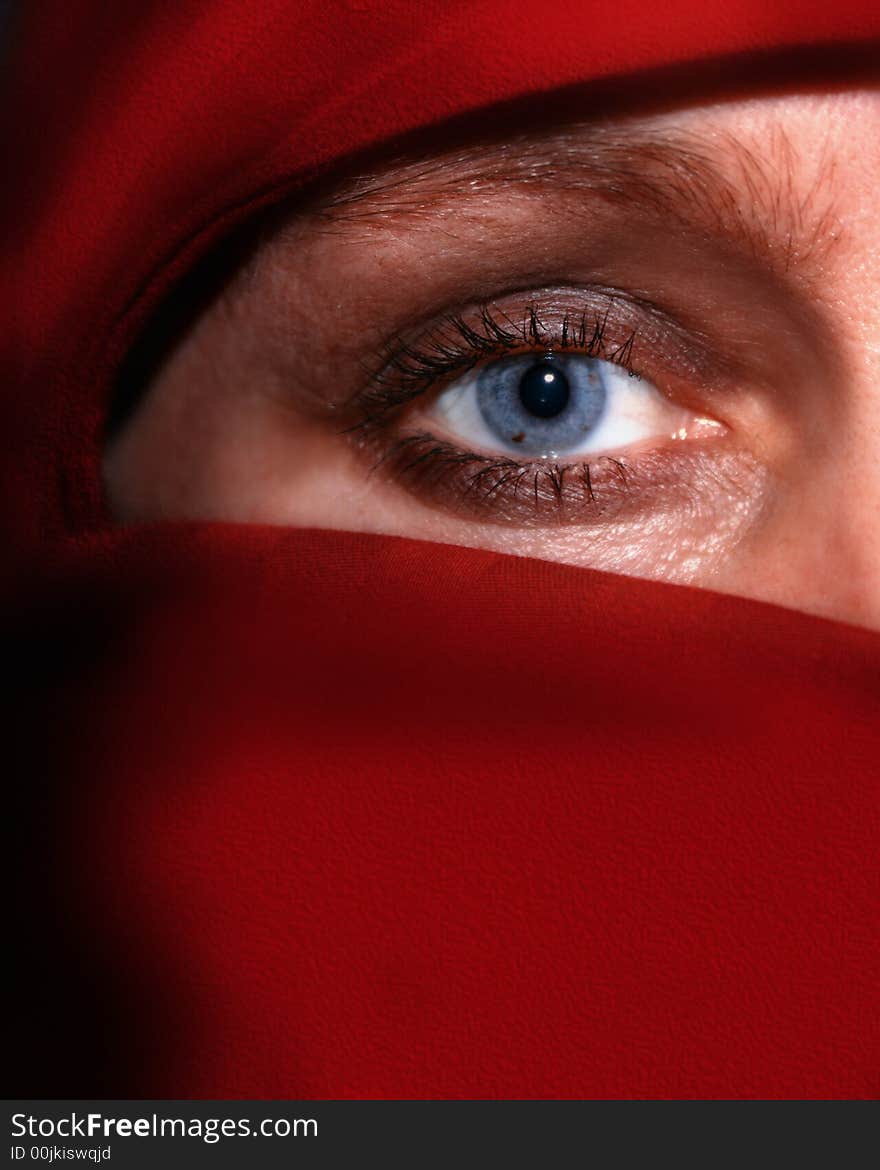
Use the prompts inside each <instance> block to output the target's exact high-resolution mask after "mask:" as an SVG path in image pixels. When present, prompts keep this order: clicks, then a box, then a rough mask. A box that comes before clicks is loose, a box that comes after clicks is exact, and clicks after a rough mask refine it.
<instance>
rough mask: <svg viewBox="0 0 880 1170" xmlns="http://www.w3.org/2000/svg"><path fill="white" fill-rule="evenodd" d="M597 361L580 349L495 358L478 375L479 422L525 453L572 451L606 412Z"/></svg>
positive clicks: (604, 393)
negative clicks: (562, 352) (575, 351)
mask: <svg viewBox="0 0 880 1170" xmlns="http://www.w3.org/2000/svg"><path fill="white" fill-rule="evenodd" d="M601 364H602V363H601V362H600V361H597V360H596V359H595V358H588V357H584V356H583V355H580V354H561V355H560V354H547V355H546V356H545V357H540V358H535V356H534V355H533V354H527V355H524V356H523V357H514V358H507V357H506V358H500V359H499V360H498V361H494V362H492V363H491V364H490V365H488V366H485V367H484V368H483V369H482V370H481V371H480V374H479V376H478V378H477V386H476V397H477V405H478V406H479V409H480V414H481V415H482V416H483V421H484V422H485V424H486V426H487V427H488V428H489V429H490V430H491V431H492V432H493V433H494V434H495V435H497V436H498V438H499V439H500V440H501V441H502V442H503V443H504V444H505V445H508V446H510V447H511V449H512V450H516V451H522V452H523V453H524V454H527V455H551V454H556V453H560V454H561V453H563V452H565V451H566V450H572V449H573V448H575V447H578V446H579V445H580V444H581V443H582V442H583V441H584V439H585V438H586V437H587V435H589V433H590V431H592V430H594V429H595V427H596V424H597V423H598V422H599V420H600V419H601V417H602V415H603V413H604V411H605V404H606V400H607V397H608V394H607V389H606V386H605V381H604V379H603V377H602V373H601Z"/></svg>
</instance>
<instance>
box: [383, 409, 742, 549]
mask: <svg viewBox="0 0 880 1170" xmlns="http://www.w3.org/2000/svg"><path fill="white" fill-rule="evenodd" d="M720 430H721V431H724V432H725V433H726V428H720ZM719 439H721V440H722V441H721V443H720V444H719ZM360 445H361V446H365V447H366V448H367V450H368V457H370V456H371V457H372V463H371V466H370V474H371V477H374V478H378V479H380V480H382V481H384V482H386V483H388V484H390V485H392V486H394V487H403V488H404V489H405V490H407V491H408V492H410V493H411V494H413V495H414V496H415V497H416V498H417V499H418V500H419V501H420V502H421V503H424V504H426V505H427V506H429V507H431V508H434V509H440V510H442V511H444V512H447V513H449V514H452V515H455V516H458V517H462V518H465V519H470V520H479V521H482V522H484V523H485V522H491V523H499V524H505V525H511V526H514V525H515V526H520V527H534V526H537V527H546V526H552V527H555V526H559V525H561V524H562V525H581V526H585V525H587V526H601V525H605V524H608V523H611V522H613V521H616V522H623V521H626V520H633V519H635V518H637V517H644V516H645V514H646V513H648V512H653V513H659V514H663V513H667V512H669V511H670V510H672V509H674V508H677V507H681V506H683V505H684V506H686V507H690V506H691V505H692V502H693V497H694V494H695V492H696V491H698V490H699V482H698V481H700V482H703V481H707V480H708V479H709V478H710V477H711V476H712V475H714V474H715V473H716V472H717V470H718V464H719V458H718V456H719V455H720V454H721V451H720V448H721V447H727V444H725V443H724V442H723V435H722V434H721V433H720V431H719V427H718V424H713V425H712V426H711V431H710V434H709V437H705V436H703V437H694V438H692V439H691V441H689V442H688V443H682V442H676V441H674V440H670V441H669V442H668V443H666V444H663V445H658V444H653V445H651V446H646V447H645V448H644V449H643V450H638V451H634V452H632V453H623V454H621V455H620V456H619V457H618V456H614V455H599V456H597V457H596V458H594V459H590V460H588V461H587V460H583V461H578V462H572V461H562V460H560V461H549V460H533V461H525V462H523V461H518V460H515V459H510V458H505V457H501V458H499V457H497V456H486V455H482V454H480V453H478V452H471V451H464V450H461V449H460V448H458V447H456V446H454V445H452V444H450V443H448V442H446V441H444V440H443V439H440V438H438V437H437V436H436V435H433V434H430V433H427V432H417V433H412V434H408V435H403V436H397V437H391V436H384V437H382V436H381V435H379V436H377V435H375V434H374V435H372V436H366V435H362V436H361V437H360ZM732 456H734V452H733V451H732V450H730V449H728V450H726V451H724V452H723V460H724V461H725V462H726V463H727V464H730V461H731V457H732Z"/></svg>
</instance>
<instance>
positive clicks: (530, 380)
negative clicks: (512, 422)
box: [519, 359, 571, 418]
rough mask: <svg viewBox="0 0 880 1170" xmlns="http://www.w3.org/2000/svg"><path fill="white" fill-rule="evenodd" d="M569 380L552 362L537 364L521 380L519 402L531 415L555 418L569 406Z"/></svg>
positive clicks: (545, 361)
mask: <svg viewBox="0 0 880 1170" xmlns="http://www.w3.org/2000/svg"><path fill="white" fill-rule="evenodd" d="M570 395H571V391H570V390H569V385H568V378H566V376H565V374H563V372H562V370H560V369H559V367H558V366H554V365H553V363H552V362H550V361H547V360H546V359H545V360H544V361H540V362H536V363H535V365H533V366H531V367H530V368H529V369H528V370H526V372H525V373H524V374H523V376H522V377H521V378H520V380H519V400H520V402H521V403H522V404H523V406H524V407H525V408H526V410H527V411H529V413H530V414H534V415H536V416H537V417H538V418H553V417H554V416H555V415H557V414H561V413H562V411H563V410H565V408H566V406H568V400H569V397H570Z"/></svg>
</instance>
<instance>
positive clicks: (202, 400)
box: [105, 87, 880, 629]
mask: <svg viewBox="0 0 880 1170" xmlns="http://www.w3.org/2000/svg"><path fill="white" fill-rule="evenodd" d="M878 187H880V93H878V91H877V90H876V89H872V88H869V87H867V88H860V89H852V90H848V91H845V92H844V91H841V92H830V93H829V92H826V93H821V94H817V93H809V94H807V93H804V94H798V93H792V94H787V95H785V96H782V97H779V96H775V97H756V98H751V99H749V100H736V101H729V102H718V103H713V104H711V105H706V106H690V107H688V108H687V109H680V110H674V111H666V112H663V113H655V114H650V115H646V116H640V117H633V116H628V117H626V118H619V119H612V120H609V121H607V122H603V123H599V124H597V123H591V124H586V123H585V124H573V125H571V126H568V127H565V128H563V129H561V130H559V129H555V130H554V131H553V132H552V133H548V132H544V133H541V132H529V133H527V134H523V135H520V136H514V137H512V138H511V139H510V140H509V141H507V142H495V143H491V144H482V145H481V146H478V147H466V148H463V149H461V150H458V151H454V152H450V153H449V154H448V155H439V156H434V157H433V158H430V159H416V160H399V161H396V162H389V163H386V164H384V165H383V166H382V167H381V168H379V169H378V170H377V171H375V172H374V173H371V174H369V175H359V176H355V177H353V178H351V179H349V180H347V181H346V182H344V183H342V184H341V185H339V186H337V187H335V188H333V189H332V190H331V191H329V192H326V191H325V192H324V193H323V194H322V196H321V197H320V198H316V199H315V200H314V201H312V202H311V203H309V204H307V205H305V206H304V207H300V208H299V209H298V210H297V211H296V212H293V213H291V214H290V215H289V216H288V217H287V219H286V220H285V221H284V222H283V223H282V224H281V225H280V226H277V227H276V228H275V229H274V230H273V231H272V232H271V233H270V234H268V235H267V236H266V237H265V238H264V239H263V240H262V241H261V243H260V245H259V246H258V247H257V249H256V252H255V253H254V255H253V256H252V258H251V259H250V260H249V261H248V263H246V264H245V265H244V266H243V268H242V269H241V270H240V271H239V272H238V274H237V275H236V277H235V278H234V279H233V280H232V282H231V283H230V284H229V285H228V286H227V288H226V289H225V290H224V292H223V293H222V295H220V296H218V297H217V298H216V299H215V300H214V302H213V303H212V304H211V305H210V306H209V308H207V309H206V310H205V311H204V312H203V313H202V314H201V316H200V317H199V319H198V320H197V322H196V323H195V325H194V326H193V327H192V328H191V329H190V330H189V331H188V332H187V334H186V335H185V336H184V337H183V338H182V339H180V341H179V343H178V344H177V345H176V347H175V348H174V350H173V351H172V353H171V354H170V356H169V358H168V360H167V361H166V362H165V363H164V365H163V367H162V369H161V370H160V371H159V373H158V375H157V377H156V378H155V379H154V381H153V384H152V385H151V387H150V388H149V392H148V394H147V395H146V397H145V398H144V399H143V401H142V402H141V404H140V406H139V407H138V409H137V411H136V412H135V413H134V415H133V417H132V418H131V419H130V420H129V421H128V422H127V424H126V425H125V426H124V428H123V429H122V430H121V432H120V433H119V434H118V435H117V436H116V437H115V438H114V440H113V441H112V443H111V444H110V446H109V447H108V451H107V454H106V460H105V481H106V487H107V492H108V496H109V499H110V501H111V505H112V507H113V509H114V510H115V513H116V515H117V516H118V518H119V519H120V520H121V521H124V522H131V521H140V520H153V519H221V520H228V521H236V522H242V523H269V524H283V525H293V526H300V527H302V526H310V527H324V528H340V529H347V530H352V531H369V532H381V533H391V534H398V535H404V536H410V537H416V538H420V539H424V540H430V541H441V542H447V543H453V544H462V545H472V546H478V547H483V548H489V549H495V550H498V551H500V552H504V553H510V554H514V555H521V556H531V557H540V558H544V559H547V560H558V561H564V562H567V563H571V564H575V565H580V566H586V567H593V568H599V569H603V570H607V571H611V572H618V573H626V574H631V575H636V576H641V577H648V578H653V579H657V580H665V581H673V582H678V583H685V584H691V585H695V586H699V587H704V588H710V589H714V590H719V591H722V592H726V593H732V594H739V595H743V596H747V597H752V598H757V599H761V600H765V601H769V602H774V603H777V604H780V605H784V606H788V607H791V608H795V609H800V610H804V611H807V612H811V613H816V614H821V615H824V616H828V617H833V618H837V619H841V620H844V621H848V622H852V623H855V624H859V625H865V626H870V627H874V628H878V629H880V392H878V390H880V215H878V200H877V194H876V193H877V190H878ZM482 306H489V309H490V312H491V313H492V315H493V319H495V320H499V319H501V320H504V321H508V322H514V323H518V324H519V325H520V327H521V326H522V323H523V322H525V321H526V319H527V317H528V315H529V313H533V314H537V317H538V318H539V320H540V322H541V326H542V330H543V332H542V335H541V337H540V338H539V339H538V340H536V339H535V337H530V336H528V330H526V331H525V332H524V333H523V335H522V337H520V338H519V341H518V344H517V346H516V350H517V352H523V351H530V350H535V351H536V352H537V353H541V352H546V350H547V349H548V348H551V349H552V348H554V347H555V348H559V334H560V331H561V330H562V328H563V323H564V322H566V321H568V322H569V324H570V323H571V322H577V321H584V320H585V321H586V322H587V323H588V325H592V324H593V323H595V321H596V320H598V319H600V318H601V319H604V320H605V323H606V336H605V338H604V340H603V349H602V351H601V354H600V355H599V356H604V357H605V358H606V359H607V358H608V357H609V356H610V355H612V354H613V353H617V354H618V355H619V354H620V351H621V349H622V348H623V347H624V346H625V344H626V343H627V340H628V339H629V340H630V344H629V350H628V351H627V356H628V357H629V358H630V359H631V361H630V367H629V368H631V369H633V370H634V371H636V372H637V373H638V375H639V376H640V378H641V379H642V383H643V384H644V385H646V386H647V387H649V388H650V387H656V389H657V393H658V395H660V398H659V399H658V400H657V401H658V402H660V403H661V406H662V409H660V408H658V412H655V416H652V418H653V425H654V426H655V430H654V433H647V434H645V435H644V436H643V437H642V438H641V439H639V441H638V442H636V443H634V444H630V445H629V446H627V447H625V448H622V449H615V450H611V451H606V452H601V451H600V452H594V453H590V454H588V455H583V456H581V455H578V456H576V457H574V458H572V459H570V460H569V461H568V462H566V460H565V458H559V459H558V460H555V461H554V460H552V459H551V460H543V461H540V460H538V461H537V463H536V461H535V460H532V461H531V463H530V465H529V468H528V469H527V471H525V472H523V474H522V476H519V489H518V490H517V492H516V493H515V494H513V493H512V492H511V485H512V484H513V483H514V481H516V480H517V476H518V474H519V473H518V472H515V471H511V472H510V475H508V478H507V481H506V482H505V483H501V482H500V481H501V480H502V479H503V474H504V472H503V469H500V470H499V469H498V468H497V466H496V469H495V470H494V471H493V470H488V471H486V473H485V475H483V477H482V478H481V479H480V481H479V483H476V484H475V483H474V477H475V476H476V473H477V471H479V470H480V467H479V465H476V466H470V467H468V468H467V469H466V470H465V471H462V470H461V468H459V470H458V471H453V470H450V468H449V467H448V466H447V467H440V466H437V465H436V462H435V464H433V465H432V464H431V463H430V461H428V462H427V464H425V463H423V464H421V465H420V468H421V470H420V471H419V472H418V473H415V472H413V471H408V472H407V471H405V470H404V466H403V463H402V462H401V460H400V459H397V458H396V457H395V456H394V455H393V451H392V449H393V444H394V442H395V439H399V438H400V437H401V436H407V435H409V436H412V435H415V434H421V433H425V432H429V433H430V434H432V435H434V436H436V437H437V438H439V439H443V440H444V441H446V442H450V443H453V444H454V446H455V447H456V448H458V449H461V450H469V449H473V448H474V446H475V445H474V443H473V442H471V441H469V437H468V436H467V435H463V434H460V433H459V434H453V433H452V432H451V431H450V428H449V426H448V425H447V424H446V422H445V421H444V419H443V418H442V417H441V416H440V414H438V413H437V411H436V409H435V406H434V404H435V403H436V402H437V400H438V397H439V395H441V394H442V393H443V392H444V390H445V389H447V388H448V387H449V386H450V385H451V384H453V383H454V382H455V379H456V377H460V376H461V375H460V374H455V375H451V376H447V377H446V378H445V380H444V379H440V382H439V384H436V385H434V386H432V387H430V388H426V389H425V390H424V392H423V393H421V394H420V395H419V396H418V397H416V398H414V399H412V400H411V401H409V402H408V403H407V404H406V405H405V406H403V407H401V408H399V409H395V410H389V409H384V408H383V411H380V414H381V420H380V422H379V423H376V424H374V425H372V426H366V427H365V426H364V425H362V424H363V423H364V418H365V416H366V414H367V413H369V412H368V411H366V410H365V407H364V403H363V395H364V394H365V393H368V392H369V391H370V388H371V386H372V385H373V383H372V381H371V379H372V378H373V376H374V375H375V374H376V372H377V371H381V373H380V382H381V384H382V385H383V386H388V385H393V384H394V374H393V371H392V372H391V373H389V372H388V370H387V368H386V367H385V366H383V362H384V361H385V359H387V357H388V356H389V354H391V353H393V352H394V351H395V349H397V350H399V348H400V345H401V344H404V343H405V344H406V345H408V346H410V347H414V348H415V349H417V350H419V351H423V350H424V349H425V346H426V345H429V346H430V344H431V343H432V339H435V341H436V338H437V337H438V336H440V337H442V338H444V339H446V340H447V341H449V338H450V326H449V325H448V323H447V322H448V317H449V314H450V313H459V314H461V315H462V316H463V317H464V319H465V321H466V322H470V323H474V324H475V323H477V322H478V321H479V318H480V309H481V307H482ZM456 344H459V345H460V344H461V342H460V338H459V339H458V340H457V341H456ZM499 356H500V355H499ZM667 407H668V411H669V413H668V420H667V416H666V415H665V414H664V413H663V410H664V409H666V408H667ZM658 418H659V422H658V421H657V419H658ZM673 420H674V423H675V427H674V429H675V437H673V435H672V431H673ZM682 420H684V424H683V425H682ZM664 427H665V429H664ZM351 428H355V429H354V430H352V429H351ZM682 432H684V433H683V434H682ZM478 451H479V453H481V454H483V455H485V456H486V457H490V462H491V459H495V460H496V464H497V458H498V456H496V455H494V453H493V452H492V451H490V450H489V449H488V448H487V447H486V446H485V444H484V445H483V446H481V447H479V448H478ZM608 456H613V460H612V459H611V458H609V457H608ZM502 457H506V458H516V457H515V456H510V455H509V454H508V455H505V454H504V453H502ZM585 463H586V465H587V466H588V467H589V469H590V491H587V489H586V487H585V478H584V472H583V468H584V465H585ZM560 464H562V465H563V467H564V470H563V471H562V473H561V480H562V483H561V487H560V486H557V485H556V484H555V482H554V479H553V475H552V474H551V470H552V468H553V467H554V466H555V467H557V468H558V467H559V465H560ZM557 478H559V476H557ZM490 489H491V490H490Z"/></svg>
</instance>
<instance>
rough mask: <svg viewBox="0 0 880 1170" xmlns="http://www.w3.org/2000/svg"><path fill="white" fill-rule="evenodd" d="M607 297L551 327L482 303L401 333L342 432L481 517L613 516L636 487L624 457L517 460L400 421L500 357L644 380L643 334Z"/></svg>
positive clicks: (403, 477)
mask: <svg viewBox="0 0 880 1170" xmlns="http://www.w3.org/2000/svg"><path fill="white" fill-rule="evenodd" d="M609 301H610V303H609V304H607V305H606V306H605V308H604V309H603V311H602V312H597V311H596V310H595V308H593V307H588V308H581V309H579V310H577V311H576V312H574V313H572V312H565V313H563V314H562V315H561V317H560V318H559V320H558V322H557V323H556V324H555V325H554V327H553V328H550V327H548V326H547V325H546V324H545V322H544V320H542V315H541V312H540V311H539V308H538V307H537V306H536V305H535V304H529V305H527V306H526V307H525V310H524V312H523V314H522V318H521V320H516V319H514V318H512V317H511V316H510V315H509V314H508V313H506V312H504V311H503V310H500V309H498V308H497V307H493V306H491V305H488V304H485V305H482V306H480V307H479V308H478V309H477V310H476V311H475V313H474V315H473V318H472V319H468V318H466V317H465V316H464V315H463V314H461V313H450V314H448V315H447V316H445V317H443V318H442V319H441V320H440V321H439V322H438V323H437V324H436V325H435V326H434V327H433V328H432V329H431V330H430V332H428V333H427V334H425V335H424V336H423V337H422V338H421V339H420V340H419V342H418V343H417V344H414V343H412V342H409V341H406V340H405V339H402V338H398V339H395V340H393V341H392V343H391V344H390V346H389V347H388V348H387V350H386V353H385V355H384V358H383V360H382V362H381V365H380V368H379V369H378V371H374V372H373V373H371V374H370V373H368V385H367V387H366V389H365V390H364V391H362V392H361V394H360V395H358V396H357V397H356V399H355V400H354V403H353V407H354V410H355V411H356V414H357V419H356V421H355V422H354V423H353V424H352V425H350V426H347V427H345V428H344V431H343V433H345V434H347V435H349V436H350V437H351V438H352V439H353V440H354V441H355V443H356V444H357V445H358V446H359V447H360V448H361V449H363V450H366V451H368V452H370V453H371V454H372V455H373V456H374V458H373V462H372V465H371V468H370V471H371V474H374V473H377V472H379V471H380V470H381V471H384V472H385V473H386V474H390V476H391V477H392V478H393V479H395V480H398V481H401V482H404V483H407V484H409V485H411V486H412V487H414V488H415V487H417V488H419V489H420V490H421V491H422V492H427V493H433V494H435V495H439V496H440V498H441V502H442V503H445V504H446V505H447V506H448V504H449V502H450V501H451V502H452V503H453V506H454V508H455V509H456V510H457V511H460V510H462V509H466V510H471V511H473V512H475V513H476V514H477V515H478V516H479V518H481V519H487V518H488V519H492V520H500V521H505V522H513V521H518V522H521V523H522V522H527V521H529V520H533V519H534V518H535V517H538V518H539V519H545V518H551V517H556V518H558V517H559V514H560V513H561V512H564V511H565V510H566V509H568V510H569V511H570V509H571V506H575V507H576V508H577V514H578V516H579V518H581V519H583V518H584V512H585V511H586V512H588V513H592V514H594V515H596V516H598V515H599V514H601V515H602V518H603V520H607V519H609V518H610V516H611V515H612V514H615V513H616V512H617V511H618V510H619V509H620V508H621V507H623V506H624V504H625V502H626V500H625V498H626V496H627V495H628V494H629V491H630V489H631V488H632V487H633V486H634V480H635V475H634V470H635V469H634V468H633V467H632V466H631V465H629V464H627V463H626V462H624V461H623V460H622V459H620V458H613V457H611V456H605V455H603V456H599V457H598V458H597V459H595V460H594V461H592V462H578V463H568V464H565V463H552V464H551V463H548V462H547V460H526V461H519V460H517V459H515V458H512V457H510V456H504V455H502V456H493V455H485V454H481V453H479V452H476V451H467V450H463V449H461V448H458V447H456V446H455V445H454V444H452V443H449V442H446V441H444V440H441V439H438V438H437V437H436V436H434V435H432V434H430V433H427V432H420V433H415V434H405V435H400V434H397V435H395V434H394V433H393V428H394V426H395V423H396V422H397V421H398V420H399V417H400V415H401V414H402V413H404V411H405V408H406V406H407V405H408V404H409V403H411V402H413V401H414V400H415V399H417V398H419V397H420V396H422V395H424V394H426V393H429V392H430V391H432V390H434V389H436V388H438V387H442V386H443V385H444V384H446V383H448V382H450V381H452V380H453V379H454V378H455V377H458V376H461V375H462V374H465V373H467V372H468V371H470V370H471V369H473V368H474V367H475V366H477V365H478V364H480V363H481V362H483V361H488V360H490V359H492V358H497V357H499V356H504V355H513V354H516V353H522V352H529V351H533V352H540V353H548V352H562V351H568V352H577V353H579V354H583V355H584V356H586V357H594V358H601V359H602V360H604V361H608V362H612V363H614V364H616V365H619V366H621V367H622V368H623V369H625V370H626V371H627V372H628V373H629V374H630V376H631V377H634V378H638V377H640V376H641V375H640V373H639V372H638V371H637V370H636V369H635V368H634V366H633V364H632V354H633V349H634V347H635V342H636V337H637V331H636V330H635V329H632V328H626V329H621V327H620V324H619V322H617V321H616V320H615V317H614V308H615V305H614V300H613V298H609ZM612 334H613V336H614V340H613V341H611V340H609V339H610V338H611V337H612ZM617 338H619V339H620V340H617ZM389 432H391V433H389ZM650 461H651V460H650V458H649V459H647V460H644V461H640V462H650ZM654 461H655V462H656V458H655V460H654ZM661 478H662V476H661Z"/></svg>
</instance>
